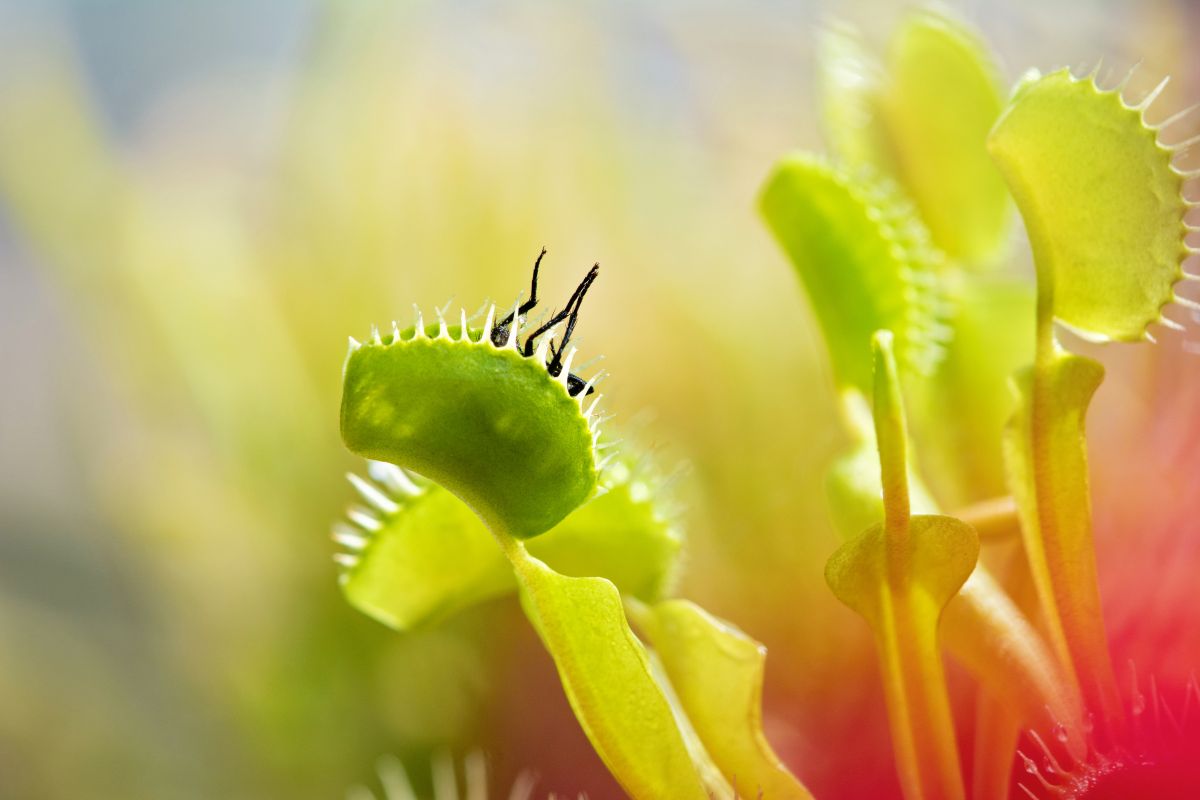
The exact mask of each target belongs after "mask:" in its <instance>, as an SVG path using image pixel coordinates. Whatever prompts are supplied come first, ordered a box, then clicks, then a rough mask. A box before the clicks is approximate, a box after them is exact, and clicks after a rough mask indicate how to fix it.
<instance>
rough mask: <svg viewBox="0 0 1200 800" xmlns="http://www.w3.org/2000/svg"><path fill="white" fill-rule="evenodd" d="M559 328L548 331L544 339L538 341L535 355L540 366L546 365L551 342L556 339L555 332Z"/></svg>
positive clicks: (543, 336)
mask: <svg viewBox="0 0 1200 800" xmlns="http://www.w3.org/2000/svg"><path fill="white" fill-rule="evenodd" d="M557 330H558V328H557V327H554V328H551V329H550V330H548V331H546V332H545V333H544V334H543V335H542V338H541V339H540V340H539V341H538V346H537V351H536V352H535V353H534V354H533V358H534V360H535V361H536V362H537V363H539V364H545V363H546V353H547V352H549V350H550V340H551V339H553V338H554V332H555V331H557Z"/></svg>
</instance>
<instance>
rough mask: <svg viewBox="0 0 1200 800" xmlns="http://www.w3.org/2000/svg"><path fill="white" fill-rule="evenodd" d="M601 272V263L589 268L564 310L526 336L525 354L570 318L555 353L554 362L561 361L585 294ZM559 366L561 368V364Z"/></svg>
mask: <svg viewBox="0 0 1200 800" xmlns="http://www.w3.org/2000/svg"><path fill="white" fill-rule="evenodd" d="M599 274H600V265H599V264H596V265H594V266H593V267H592V268H591V269H590V270H588V274H587V275H585V276H584V278H583V281H582V282H580V284H579V286H577V287H576V288H575V292H574V293H573V294H572V295H571V298H570V299H569V300H567V305H566V306H565V307H564V308H563V310H562V311H559V312H558V313H556V314H555V315H554V316H552V317H551V318H550V319H549V320H547V321H546V323H545V324H543V325H542V326H541V327H540V328H538V329H537V330H536V331H534V332H533V333H531V334H529V336H528V337H526V339H525V355H526V356H527V357H528V356H531V355H533V343H534V342H535V341H536V340H537V338H538V337H539V336H541V335H542V334H543V333H545V332H546V331H548V330H550V329H551V328H553V327H554V326H555V325H557V324H558V323H560V322H562V321H563V320H564V319H565V320H568V321H567V332H566V334H564V335H563V337H562V338H561V339H560V340H559V345H558V347H559V350H558V352H557V353H555V354H554V361H553V362H552V363H554V364H558V362H559V361H560V356H561V355H562V349H563V347H564V346H565V345H566V344H567V341H568V340H569V339H570V338H571V331H573V330H574V329H575V322H576V321H577V320H578V318H579V308H580V306H582V305H583V296H584V295H585V294H587V290H588V289H589V288H590V287H591V285H592V282H593V281H595V280H596V276H597V275H599ZM558 368H561V365H560V366H559V367H558ZM550 374H551V375H557V374H558V372H557V371H551V373H550Z"/></svg>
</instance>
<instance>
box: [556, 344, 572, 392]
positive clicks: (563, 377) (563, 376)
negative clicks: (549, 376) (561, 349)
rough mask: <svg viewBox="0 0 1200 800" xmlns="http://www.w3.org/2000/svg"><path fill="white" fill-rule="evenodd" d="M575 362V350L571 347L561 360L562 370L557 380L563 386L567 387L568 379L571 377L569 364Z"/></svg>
mask: <svg viewBox="0 0 1200 800" xmlns="http://www.w3.org/2000/svg"><path fill="white" fill-rule="evenodd" d="M574 360H575V348H574V347H572V348H571V349H570V350H568V351H567V357H566V358H565V359H563V364H562V370H561V371H560V372H559V373H558V379H559V380H560V381H561V382H562V385H563V386H566V385H567V381H568V379H569V378H570V377H571V362H572V361H574Z"/></svg>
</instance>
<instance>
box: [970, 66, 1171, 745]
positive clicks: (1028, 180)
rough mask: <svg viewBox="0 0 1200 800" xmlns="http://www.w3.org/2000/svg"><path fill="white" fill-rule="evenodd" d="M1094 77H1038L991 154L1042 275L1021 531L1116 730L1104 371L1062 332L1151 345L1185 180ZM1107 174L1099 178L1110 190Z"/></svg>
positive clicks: (1059, 639) (1024, 391)
mask: <svg viewBox="0 0 1200 800" xmlns="http://www.w3.org/2000/svg"><path fill="white" fill-rule="evenodd" d="M1165 83H1166V82H1165V81H1164V82H1163V83H1162V84H1159V86H1158V87H1156V88H1155V89H1154V90H1152V91H1151V92H1150V93H1149V94H1147V95H1146V96H1145V97H1144V98H1143V99H1142V100H1141V101H1140V102H1138V103H1136V104H1131V103H1128V102H1127V101H1126V100H1125V98H1124V96H1123V94H1122V91H1123V88H1124V86H1123V85H1122V86H1118V87H1117V88H1115V89H1101V88H1100V87H1099V86H1098V85H1097V83H1096V76H1095V74H1094V73H1093V74H1091V75H1087V76H1085V77H1083V78H1076V77H1075V76H1073V75H1072V74H1071V73H1070V72H1069V71H1067V70H1065V69H1064V70H1059V71H1057V72H1053V73H1050V74H1048V75H1045V76H1040V75H1038V74H1036V73H1031V74H1030V75H1028V76H1027V77H1026V78H1025V79H1024V80H1023V81H1022V83H1021V84H1020V85H1019V86H1018V87H1017V89H1016V91H1015V92H1014V96H1013V100H1012V102H1011V103H1010V105H1009V108H1008V110H1007V111H1006V112H1005V114H1004V116H1003V117H1001V119H1000V121H999V122H998V123H997V124H996V127H995V129H994V130H993V131H992V134H991V136H990V137H989V139H988V147H989V149H990V150H991V153H992V155H993V157H994V158H995V159H996V162H997V164H999V166H1000V168H1001V170H1002V171H1003V173H1004V177H1005V179H1006V180H1007V182H1008V185H1009V188H1010V189H1011V191H1012V193H1013V197H1014V198H1015V199H1016V202H1017V206H1018V207H1019V208H1020V210H1021V215H1022V217H1023V218H1024V220H1025V227H1026V230H1027V231H1028V233H1029V241H1030V245H1031V247H1032V250H1033V257H1034V263H1035V265H1036V267H1037V286H1038V297H1037V321H1036V348H1035V353H1034V362H1033V365H1032V366H1031V367H1029V368H1028V369H1026V370H1024V371H1022V372H1021V373H1020V374H1019V375H1018V376H1017V378H1016V384H1017V389H1018V393H1019V405H1018V409H1017V413H1016V416H1015V417H1014V418H1013V421H1012V423H1011V425H1010V427H1009V429H1008V431H1007V433H1006V437H1005V446H1006V453H1007V455H1008V459H1009V469H1010V473H1011V480H1012V483H1013V492H1014V494H1015V496H1016V498H1017V500H1018V503H1019V506H1020V511H1021V523H1022V524H1021V528H1022V531H1023V533H1024V538H1025V547H1026V551H1027V553H1028V554H1029V560H1030V564H1031V566H1032V569H1033V575H1034V579H1035V582H1036V585H1037V590H1038V595H1039V597H1040V600H1041V604H1042V609H1043V613H1044V615H1045V618H1046V622H1047V626H1048V628H1049V630H1050V632H1051V635H1052V639H1053V641H1054V643H1055V646H1056V647H1057V648H1058V650H1059V655H1060V658H1061V659H1062V661H1063V662H1064V663H1065V664H1068V665H1070V666H1071V667H1072V668H1073V670H1074V672H1075V674H1076V675H1077V677H1078V679H1079V681H1080V684H1081V685H1082V687H1083V690H1084V694H1085V697H1086V698H1087V700H1088V703H1089V706H1090V707H1091V708H1092V709H1093V710H1094V711H1095V712H1096V713H1097V714H1099V715H1100V716H1101V718H1102V722H1104V723H1105V725H1106V727H1107V728H1108V729H1109V730H1108V731H1107V732H1108V733H1109V735H1112V732H1113V731H1112V729H1114V728H1116V727H1119V725H1120V719H1121V717H1122V715H1123V710H1122V707H1121V700H1120V696H1119V693H1118V691H1117V686H1116V679H1115V677H1114V674H1113V669H1112V664H1111V660H1110V658H1109V655H1108V645H1107V639H1106V634H1105V631H1104V625H1103V620H1102V617H1101V614H1100V598H1099V591H1098V586H1097V582H1096V566H1095V557H1094V549H1093V544H1092V524H1091V502H1090V497H1089V494H1088V469H1087V447H1086V441H1085V437H1084V420H1085V418H1086V415H1087V407H1088V403H1089V401H1090V400H1091V397H1092V395H1093V393H1094V392H1095V391H1096V389H1097V388H1098V387H1099V386H1100V383H1101V381H1102V380H1103V376H1104V370H1103V368H1102V367H1101V366H1100V364H1098V363H1097V362H1095V361H1093V360H1091V359H1088V358H1085V357H1083V356H1077V355H1073V354H1071V353H1067V352H1065V351H1063V349H1062V348H1061V347H1060V345H1059V343H1058V339H1057V336H1056V333H1055V322H1056V321H1057V322H1060V323H1062V324H1064V325H1066V326H1068V327H1070V328H1072V329H1073V330H1075V331H1077V332H1079V333H1080V334H1081V335H1083V336H1086V337H1088V338H1091V339H1095V340H1099V341H1135V340H1138V339H1143V338H1149V337H1150V334H1149V332H1148V328H1149V326H1150V325H1152V324H1154V323H1160V324H1166V325H1171V324H1173V323H1172V322H1171V321H1170V320H1168V319H1167V318H1165V317H1163V315H1162V309H1163V307H1164V306H1166V305H1168V304H1169V303H1172V302H1183V301H1181V299H1180V298H1179V297H1178V296H1177V295H1176V294H1175V291H1174V290H1175V286H1176V284H1177V283H1179V282H1180V281H1182V280H1183V279H1184V278H1185V275H1184V272H1183V266H1182V265H1183V260H1184V259H1185V258H1186V257H1187V256H1188V255H1189V253H1190V252H1191V250H1190V248H1189V247H1188V246H1187V244H1186V242H1185V235H1186V233H1187V230H1188V229H1187V226H1186V224H1185V222H1184V215H1185V213H1186V212H1187V210H1188V208H1189V206H1190V204H1189V203H1188V202H1187V201H1185V199H1184V195H1183V186H1184V181H1185V180H1186V179H1187V178H1190V177H1195V176H1194V175H1193V174H1189V173H1184V172H1182V171H1180V170H1179V169H1177V168H1176V167H1175V166H1174V165H1173V164H1172V158H1173V157H1174V155H1175V154H1176V152H1177V149H1176V148H1172V147H1169V146H1165V145H1163V144H1162V142H1161V141H1160V129H1159V128H1158V127H1157V126H1155V125H1152V124H1150V123H1149V122H1147V120H1146V111H1147V109H1148V108H1149V106H1150V105H1151V103H1153V102H1154V100H1155V99H1156V98H1157V97H1158V95H1159V93H1160V92H1161V90H1162V88H1163V86H1164V85H1165ZM1100 176H1103V178H1102V179H1101V178H1100Z"/></svg>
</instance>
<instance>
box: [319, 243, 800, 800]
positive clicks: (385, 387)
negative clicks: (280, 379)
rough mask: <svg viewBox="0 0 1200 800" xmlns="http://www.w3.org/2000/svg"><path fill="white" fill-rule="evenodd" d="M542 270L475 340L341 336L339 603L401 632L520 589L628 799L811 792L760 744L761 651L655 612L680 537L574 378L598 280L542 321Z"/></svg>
mask: <svg viewBox="0 0 1200 800" xmlns="http://www.w3.org/2000/svg"><path fill="white" fill-rule="evenodd" d="M540 260H541V259H540V257H539V261H538V263H539V264H540ZM537 269H538V265H535V267H534V281H533V285H532V287H531V292H530V300H529V301H527V302H526V303H524V304H518V305H516V306H515V307H514V308H513V311H512V312H511V313H510V314H508V315H507V316H504V317H502V318H498V315H497V312H496V311H495V309H494V308H492V309H489V310H488V312H487V315H486V318H485V320H484V322H483V324H482V326H481V327H480V328H473V327H472V326H471V324H470V320H469V319H467V317H466V314H465V312H464V313H463V314H460V317H459V321H458V324H457V325H450V324H449V323H447V322H446V321H445V319H444V318H443V317H442V315H441V314H439V315H438V321H437V323H436V324H431V325H425V324H424V321H423V320H422V319H421V318H420V315H418V320H417V323H416V324H415V325H414V326H412V327H411V328H409V329H406V330H400V329H399V327H398V326H397V325H395V324H393V328H392V332H391V333H390V334H389V335H382V334H379V333H378V331H376V330H373V331H372V334H371V336H370V337H368V339H367V340H366V341H365V342H364V343H362V344H359V343H358V342H356V341H352V343H351V348H350V353H349V354H348V356H347V361H346V367H345V387H344V394H343V404H342V433H343V437H344V439H345V441H346V443H347V446H348V447H350V449H351V450H354V451H355V452H357V453H359V454H360V455H364V456H366V457H368V459H370V460H369V462H368V476H369V477H368V478H362V477H359V476H355V475H352V476H350V481H351V483H352V484H353V485H354V487H355V489H356V490H357V491H358V493H359V494H360V496H361V497H362V500H363V501H364V503H365V505H364V506H358V507H352V508H351V509H350V511H349V512H348V513H347V519H346V520H345V521H343V522H341V523H339V524H338V525H336V526H335V529H334V539H335V541H336V542H337V543H338V544H339V545H340V546H342V547H343V548H345V551H344V552H341V553H339V554H338V555H337V556H335V559H336V560H337V562H338V564H339V566H340V568H341V570H342V572H341V581H342V584H343V588H344V591H345V593H346V596H347V599H348V600H349V601H350V602H351V603H352V604H353V605H355V606H356V607H357V608H359V609H360V610H362V611H363V612H364V613H367V614H369V615H371V616H373V617H375V618H376V619H378V620H380V621H381V622H384V623H385V624H387V625H390V626H391V627H394V628H396V629H398V630H409V629H412V628H414V627H417V626H420V625H427V624H433V623H435V622H436V621H437V620H439V619H440V618H442V617H444V616H445V615H448V614H451V613H454V612H456V611H459V610H462V609H463V608H466V607H468V606H470V605H472V604H474V603H476V602H479V601H481V600H483V599H486V598H489V597H494V596H497V595H501V594H505V593H509V592H512V591H514V590H516V591H517V592H518V593H519V597H520V600H521V605H522V607H523V608H524V610H525V613H526V615H527V616H528V618H529V620H530V622H531V623H532V624H533V626H534V627H535V629H536V630H537V631H538V633H539V635H540V637H541V639H542V641H543V643H544V644H545V646H546V648H547V650H548V651H549V652H550V654H551V656H552V657H553V659H554V661H555V664H556V666H557V668H558V672H559V676H560V678H561V680H562V684H563V688H564V690H565V691H566V694H567V697H568V700H569V701H570V703H571V706H572V708H573V709H574V711H575V714H576V716H577V718H578V719H579V722H580V725H581V726H582V727H583V730H584V732H585V733H586V734H587V736H588V738H589V739H590V740H591V742H592V744H593V745H594V747H595V748H596V751H597V753H598V754H599V755H600V757H601V758H602V759H603V760H604V762H605V764H606V765H607V766H608V767H609V769H610V770H611V771H612V773H613V775H614V776H615V777H616V778H617V780H618V781H619V782H620V783H621V785H622V786H623V787H624V788H625V789H626V790H627V791H628V792H629V793H630V794H631V795H632V796H634V797H638V798H659V797H679V798H686V797H695V798H708V797H715V798H732V797H735V796H754V794H755V793H757V792H758V791H759V790H760V789H764V788H765V787H769V788H770V790H771V794H770V796H771V797H779V798H785V799H786V798H798V799H802V798H807V797H808V796H809V795H808V793H807V791H806V790H805V789H804V788H803V786H801V785H800V783H799V782H798V781H797V780H796V779H795V778H794V777H792V776H791V774H790V773H788V772H787V770H786V768H784V767H783V765H782V763H781V762H780V761H779V759H778V757H776V756H775V754H774V753H773V751H772V750H771V749H770V746H769V745H768V744H767V742H766V739H765V737H764V736H763V733H762V728H761V686H762V666H763V657H764V651H763V649H762V646H761V645H759V644H758V643H757V642H754V641H753V640H751V639H749V638H748V637H746V636H745V635H744V634H741V633H740V632H738V631H737V630H736V629H734V628H732V627H731V626H729V625H727V624H725V623H722V622H720V621H719V620H716V619H715V618H713V617H711V616H709V615H707V614H705V613H704V612H703V611H702V610H700V609H699V608H697V607H695V606H693V605H691V604H689V603H686V602H684V601H679V600H664V598H666V597H667V596H668V595H669V593H670V590H671V589H672V587H673V583H674V577H675V571H676V565H677V562H678V556H679V551H680V547H681V544H682V540H681V536H680V534H679V532H678V528H677V526H676V524H675V522H674V520H673V519H672V518H671V516H670V514H669V513H666V512H665V511H664V509H663V504H662V501H661V498H660V495H661V480H660V479H659V478H658V477H657V475H656V474H654V473H653V471H652V470H650V469H649V468H648V467H647V466H646V465H645V464H644V462H641V461H639V460H638V459H636V457H634V456H633V455H631V454H630V453H629V452H624V453H622V452H620V451H617V450H616V449H615V448H613V445H612V444H611V443H609V442H606V441H603V440H602V437H601V433H600V431H599V423H600V421H601V419H602V418H601V417H600V416H599V413H600V412H599V411H598V405H597V404H598V402H599V399H600V398H599V396H596V397H591V396H590V395H591V394H592V393H593V392H592V390H593V388H594V384H593V381H584V380H583V379H582V378H579V377H577V376H575V375H573V374H572V373H571V371H570V370H571V364H572V359H573V353H574V351H573V350H570V349H567V348H568V346H569V338H570V335H571V332H572V331H573V329H574V326H575V322H576V320H577V317H578V312H579V307H580V305H581V304H582V300H583V296H584V294H585V293H586V291H587V288H588V287H589V286H590V283H591V281H592V280H594V277H595V271H594V270H593V271H592V272H590V273H589V274H588V277H587V278H585V281H584V283H583V284H581V285H580V288H579V289H577V290H576V293H575V294H574V295H573V296H572V298H571V300H570V301H569V302H568V303H567V305H566V307H565V309H564V310H563V311H562V312H561V313H560V314H558V315H556V317H555V318H552V319H551V320H550V322H548V323H546V324H544V325H542V326H541V327H538V328H534V327H533V326H532V325H531V324H530V323H529V322H528V321H527V319H526V317H525V314H526V312H528V311H529V310H531V309H532V307H533V305H534V303H535V302H536V292H537ZM556 323H563V324H564V325H565V327H564V333H563V336H562V337H561V338H560V339H559V340H558V343H557V346H556V345H555V344H554V343H552V341H551V339H552V337H553V336H554V332H555V328H554V325H555V324H556ZM531 329H532V330H531ZM522 337H524V338H522ZM602 452H604V453H606V455H603V456H602V455H601V453H602ZM410 471H411V472H410ZM418 476H419V477H418ZM497 545H499V546H498V547H497ZM627 608H628V613H629V614H630V616H631V617H632V618H633V619H635V620H636V621H637V623H638V628H639V630H640V631H641V632H642V634H643V635H644V636H645V637H646V639H647V641H648V642H649V643H650V644H651V645H652V646H653V648H654V649H653V650H650V649H648V648H647V646H646V645H645V644H643V641H642V640H641V639H639V638H638V636H637V635H636V634H635V633H634V632H633V630H632V629H631V628H630V627H629V624H628V622H627V620H626V609H627ZM731 687H732V688H736V689H737V694H736V696H735V697H734V698H733V699H732V700H733V701H732V702H731V698H729V697H726V696H724V694H723V692H724V691H725V690H727V689H729V688H731Z"/></svg>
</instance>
